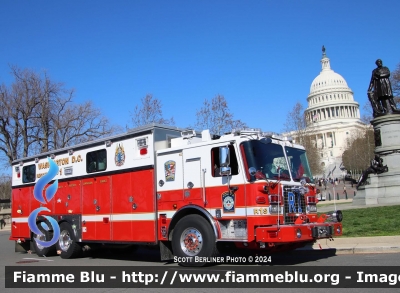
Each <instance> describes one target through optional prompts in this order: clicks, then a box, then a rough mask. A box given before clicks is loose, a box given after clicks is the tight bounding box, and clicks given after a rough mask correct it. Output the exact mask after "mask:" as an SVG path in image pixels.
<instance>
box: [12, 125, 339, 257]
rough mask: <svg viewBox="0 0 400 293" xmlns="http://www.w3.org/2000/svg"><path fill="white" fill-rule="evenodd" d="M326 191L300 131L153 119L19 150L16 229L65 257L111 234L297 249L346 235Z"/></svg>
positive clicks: (108, 240)
mask: <svg viewBox="0 0 400 293" xmlns="http://www.w3.org/2000/svg"><path fill="white" fill-rule="evenodd" d="M49 176H50V177H51V178H49ZM43 181H44V182H43ZM316 194H317V190H316V187H315V184H314V181H313V177H312V174H311V171H310V168H309V164H308V160H307V156H306V151H305V149H304V147H302V146H300V145H297V144H295V143H294V142H293V141H291V140H290V139H288V138H285V137H280V136H278V135H276V134H271V133H263V132H261V131H260V130H257V129H241V130H233V131H232V132H231V133H228V134H225V135H222V136H215V135H212V134H210V132H209V131H208V130H204V131H201V133H196V132H195V131H193V130H184V129H178V128H176V127H170V126H164V125H158V124H151V125H147V126H142V127H139V128H135V129H133V130H131V131H128V132H126V133H123V134H120V135H115V136H112V137H108V138H104V139H99V140H96V141H90V142H87V143H83V144H79V145H75V146H73V147H69V148H63V149H59V150H54V151H50V152H46V153H42V154H38V155H37V156H31V157H27V158H23V159H19V160H16V161H14V162H13V164H12V225H11V226H12V227H11V236H10V240H12V241H15V251H27V250H31V251H35V252H36V253H37V254H38V255H39V256H47V255H50V254H52V253H53V254H54V253H55V252H56V253H57V254H59V255H60V256H61V258H65V259H68V258H73V257H77V256H79V255H80V254H81V253H82V250H87V249H90V247H92V246H93V247H94V246H96V245H97V246H99V245H100V246H101V245H107V244H110V245H116V244H118V245H125V246H126V245H136V244H138V245H143V244H145V245H155V246H156V245H158V246H159V248H160V254H161V260H170V259H173V258H178V259H179V258H186V259H187V258H190V259H192V258H193V257H198V258H200V259H205V258H211V257H214V256H215V255H216V254H217V253H218V252H221V253H226V251H221V250H224V247H233V248H235V249H242V250H244V251H246V252H247V253H270V252H275V251H285V250H292V249H296V248H299V247H302V246H304V245H307V244H311V243H314V242H315V241H316V240H318V239H324V238H332V237H336V236H340V235H342V225H341V220H342V213H341V212H340V211H335V212H333V213H330V214H321V215H320V214H317V202H318V200H317V199H316ZM29 221H31V223H30V224H29V223H28V222H29ZM32 226H35V227H36V228H33V227H32ZM54 226H56V227H54ZM56 237H57V238H56ZM52 240H55V241H52ZM51 242H54V243H53V244H52V245H50V246H49V245H46V243H51ZM193 259H194V258H193ZM201 264H202V263H201V262H200V263H196V264H193V265H201Z"/></svg>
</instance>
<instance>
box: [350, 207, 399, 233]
mask: <svg viewBox="0 0 400 293" xmlns="http://www.w3.org/2000/svg"><path fill="white" fill-rule="evenodd" d="M342 213H343V222H342V224H343V236H344V237H364V236H365V237H368V236H397V235H400V205H396V206H385V207H373V208H362V209H354V210H344V211H342Z"/></svg>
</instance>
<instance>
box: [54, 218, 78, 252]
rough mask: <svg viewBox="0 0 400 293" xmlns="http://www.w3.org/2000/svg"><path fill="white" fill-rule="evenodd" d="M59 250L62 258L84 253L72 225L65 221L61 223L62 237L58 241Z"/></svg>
mask: <svg viewBox="0 0 400 293" xmlns="http://www.w3.org/2000/svg"><path fill="white" fill-rule="evenodd" d="M57 250H58V251H60V252H61V253H60V256H61V258H64V259H68V258H75V257H78V256H80V255H81V254H82V247H81V246H80V245H79V243H78V242H77V241H76V238H75V233H74V230H73V229H72V227H71V225H70V224H68V223H66V222H63V223H61V225H60V238H59V239H58V242H57Z"/></svg>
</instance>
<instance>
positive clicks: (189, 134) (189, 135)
mask: <svg viewBox="0 0 400 293" xmlns="http://www.w3.org/2000/svg"><path fill="white" fill-rule="evenodd" d="M194 136H196V131H194V130H193V129H191V130H184V131H182V132H181V137H182V138H183V139H189V138H192V137H194Z"/></svg>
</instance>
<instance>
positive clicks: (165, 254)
mask: <svg viewBox="0 0 400 293" xmlns="http://www.w3.org/2000/svg"><path fill="white" fill-rule="evenodd" d="M160 254H161V260H170V259H173V258H174V255H173V253H172V248H171V242H170V241H160Z"/></svg>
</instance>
